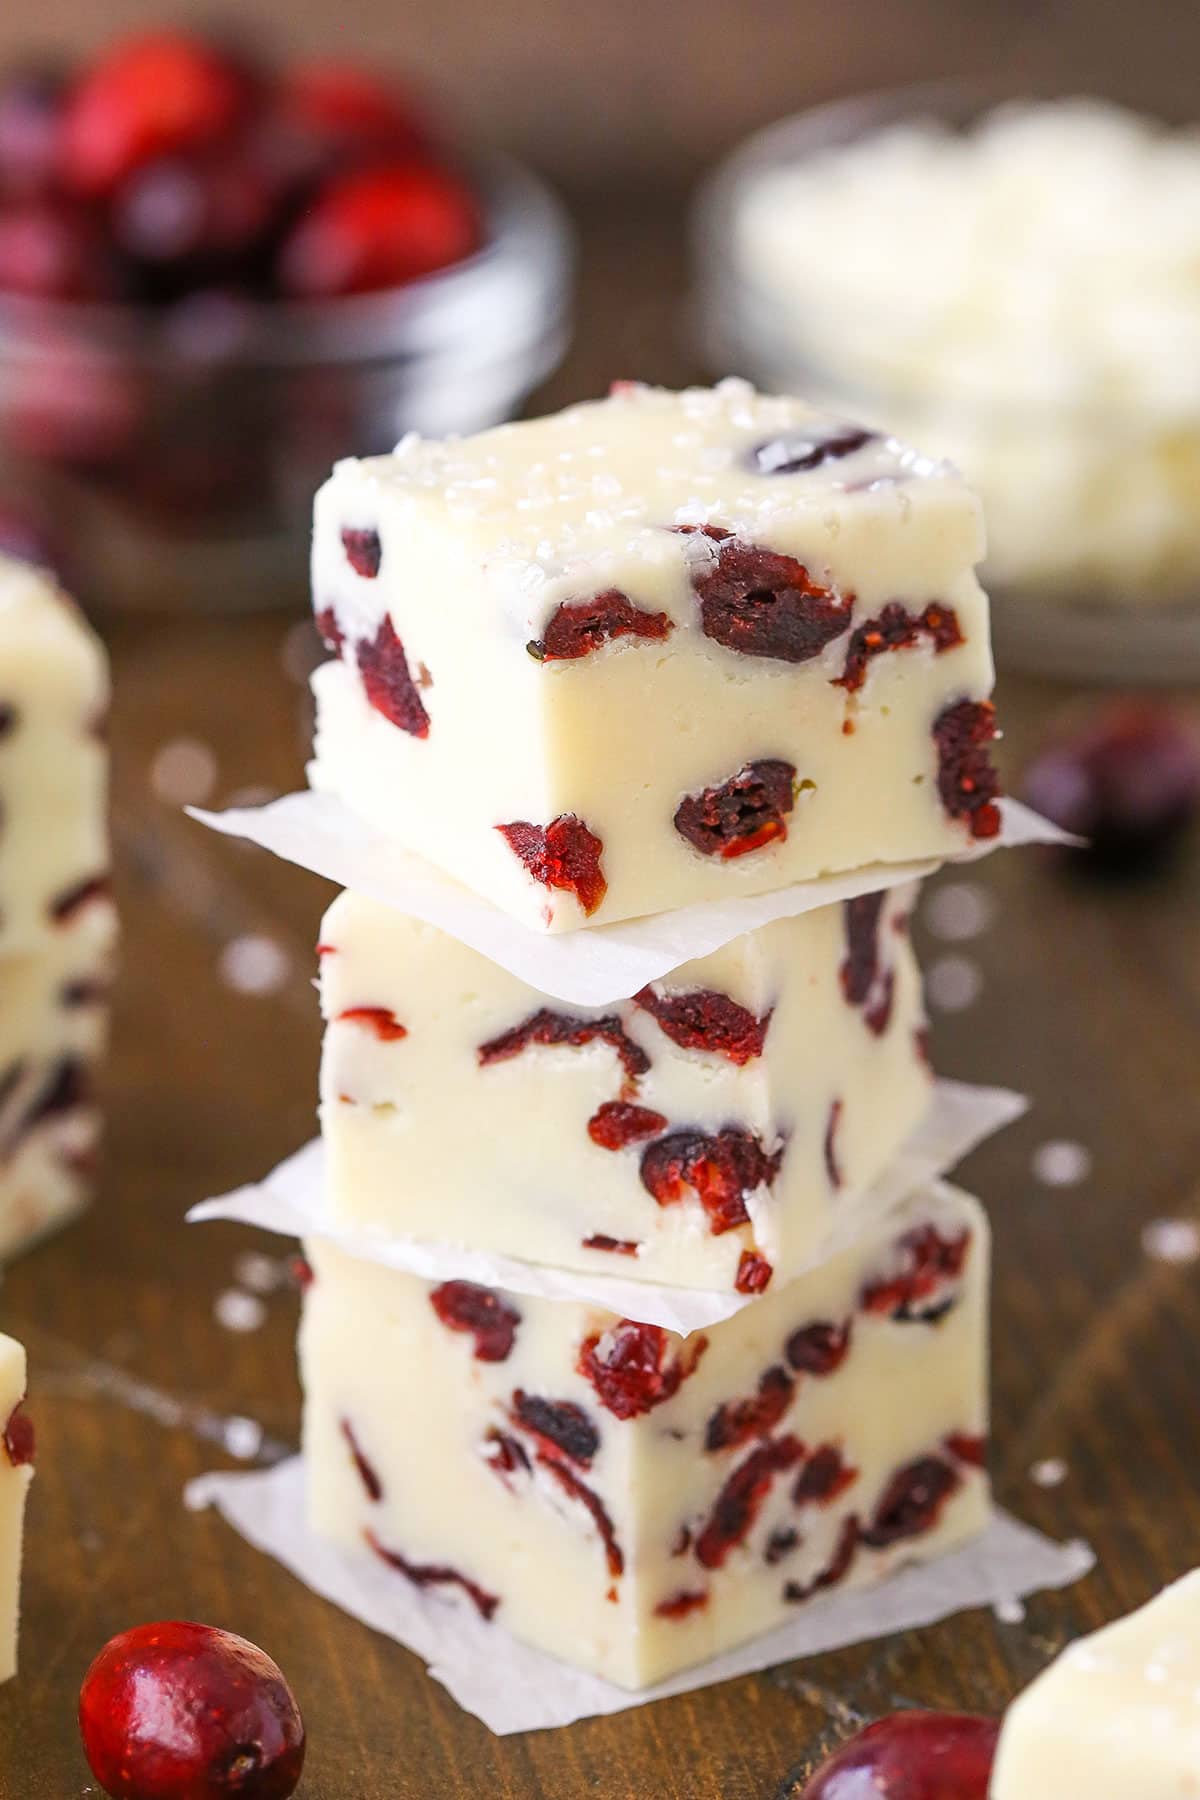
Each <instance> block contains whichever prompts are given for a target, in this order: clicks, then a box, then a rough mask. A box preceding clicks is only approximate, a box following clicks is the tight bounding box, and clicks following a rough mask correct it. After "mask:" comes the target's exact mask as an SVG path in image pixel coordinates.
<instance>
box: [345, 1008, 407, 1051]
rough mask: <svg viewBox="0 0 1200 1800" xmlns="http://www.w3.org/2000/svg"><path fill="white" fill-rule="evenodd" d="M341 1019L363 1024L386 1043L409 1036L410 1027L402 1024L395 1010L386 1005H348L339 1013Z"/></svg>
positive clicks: (396, 1041) (395, 1041)
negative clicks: (390, 1009)
mask: <svg viewBox="0 0 1200 1800" xmlns="http://www.w3.org/2000/svg"><path fill="white" fill-rule="evenodd" d="M338 1019H339V1020H347V1021H349V1022H350V1023H352V1024H355V1025H362V1026H363V1027H364V1028H365V1029H366V1030H368V1031H373V1032H374V1033H375V1036H376V1037H377V1038H380V1039H382V1041H383V1042H384V1043H385V1044H394V1043H398V1042H399V1041H400V1039H401V1038H406V1037H407V1036H408V1029H407V1027H406V1026H404V1025H401V1023H400V1021H399V1019H398V1018H397V1017H396V1015H395V1013H394V1012H391V1011H389V1009H388V1008H387V1007H386V1006H347V1007H346V1008H345V1010H344V1011H342V1012H340V1013H339V1014H338Z"/></svg>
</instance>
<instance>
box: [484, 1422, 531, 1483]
mask: <svg viewBox="0 0 1200 1800" xmlns="http://www.w3.org/2000/svg"><path fill="white" fill-rule="evenodd" d="M484 1442H485V1444H486V1446H487V1448H486V1449H485V1451H484V1457H483V1459H484V1461H485V1462H486V1463H487V1465H488V1468H489V1469H494V1470H495V1472H496V1474H497V1475H500V1476H504V1475H519V1474H523V1473H525V1472H526V1471H528V1470H529V1469H531V1468H532V1467H533V1465H532V1463H531V1462H530V1460H529V1456H528V1454H527V1452H526V1449H525V1446H524V1444H523V1443H522V1442H521V1440H520V1439H519V1438H515V1437H513V1436H512V1435H511V1434H510V1433H509V1432H507V1431H498V1430H497V1429H496V1427H495V1426H494V1425H493V1426H491V1427H490V1428H489V1430H488V1432H487V1436H486V1437H485V1439H484Z"/></svg>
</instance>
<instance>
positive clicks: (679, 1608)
mask: <svg viewBox="0 0 1200 1800" xmlns="http://www.w3.org/2000/svg"><path fill="white" fill-rule="evenodd" d="M707 1605H708V1594H707V1592H706V1591H705V1590H703V1589H695V1588H693V1589H688V1588H681V1589H680V1591H679V1593H677V1594H672V1595H671V1598H670V1599H669V1600H660V1601H659V1603H658V1605H657V1606H656V1607H655V1609H654V1616H655V1618H658V1619H686V1618H687V1616H688V1614H689V1613H694V1612H701V1611H703V1609H704V1608H705V1607H706V1606H707Z"/></svg>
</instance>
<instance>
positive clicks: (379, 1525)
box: [300, 1187, 988, 1687]
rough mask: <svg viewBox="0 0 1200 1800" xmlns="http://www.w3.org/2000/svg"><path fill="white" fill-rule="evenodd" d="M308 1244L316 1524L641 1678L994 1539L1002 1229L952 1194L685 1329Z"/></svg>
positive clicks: (505, 1619)
mask: <svg viewBox="0 0 1200 1800" xmlns="http://www.w3.org/2000/svg"><path fill="white" fill-rule="evenodd" d="M307 1251H308V1255H309V1258H310V1264H311V1269H312V1275H313V1279H312V1281H311V1283H310V1284H309V1286H308V1287H307V1290H306V1293H305V1301H304V1316H303V1322H302V1325H301V1333H300V1360H301V1371H302V1375H303V1379H304V1385H305V1395H306V1398H305V1414H304V1451H305V1457H306V1460H307V1469H308V1483H309V1510H310V1518H311V1523H312V1525H313V1527H314V1529H316V1530H317V1531H318V1532H320V1533H321V1534H323V1535H325V1536H327V1537H329V1538H331V1539H334V1540H335V1541H337V1542H339V1543H341V1544H343V1545H346V1546H348V1547H352V1548H359V1549H361V1550H363V1552H364V1554H365V1555H368V1556H369V1555H371V1554H372V1553H373V1554H374V1555H375V1557H376V1558H377V1559H378V1570H379V1573H378V1579H379V1581H380V1582H390V1581H404V1580H407V1581H408V1582H410V1583H412V1584H414V1585H415V1586H416V1587H418V1588H419V1589H421V1590H423V1591H424V1592H426V1593H427V1595H428V1604H429V1605H431V1606H432V1605H438V1604H447V1605H455V1604H457V1605H463V1606H468V1607H470V1606H473V1607H475V1608H476V1609H477V1610H478V1611H479V1613H480V1614H481V1615H482V1616H483V1617H485V1618H489V1619H494V1620H495V1621H496V1623H497V1624H502V1625H503V1626H505V1627H506V1628H507V1629H508V1630H509V1631H511V1632H512V1633H513V1634H514V1635H515V1636H516V1637H518V1638H521V1639H523V1640H525V1641H526V1642H528V1643H531V1644H535V1645H537V1646H539V1647H540V1648H542V1649H544V1650H547V1651H549V1652H551V1653H552V1654H553V1655H555V1656H558V1657H561V1658H563V1659H564V1660H566V1661H569V1662H574V1663H577V1664H580V1665H581V1666H583V1667H584V1668H587V1669H590V1670H592V1671H594V1672H595V1673H597V1674H600V1675H603V1676H605V1677H607V1678H608V1679H610V1680H612V1681H615V1682H619V1683H620V1684H621V1685H623V1686H626V1687H638V1686H641V1685H643V1684H645V1683H648V1682H653V1681H655V1680H657V1679H659V1678H661V1677H664V1676H667V1675H669V1674H671V1673H672V1672H673V1671H675V1670H677V1669H681V1668H685V1667H687V1666H689V1665H690V1664H693V1663H697V1662H700V1661H702V1660H704V1659H705V1658H707V1657H710V1656H712V1655H715V1654H716V1653H717V1652H718V1651H721V1650H723V1649H726V1648H728V1647H730V1646H731V1645H733V1644H736V1643H738V1642H740V1641H742V1640H743V1639H746V1638H748V1637H751V1636H753V1635H755V1634H757V1633H759V1632H761V1631H765V1630H768V1629H770V1628H771V1627H773V1626H777V1625H779V1624H781V1623H783V1622H784V1621H785V1620H787V1619H788V1618H790V1617H791V1616H793V1614H794V1611H795V1608H796V1607H798V1606H802V1605H804V1604H805V1603H806V1601H807V1600H808V1599H809V1598H810V1597H813V1596H817V1595H820V1594H822V1593H824V1592H826V1591H828V1590H829V1589H831V1588H833V1587H841V1586H846V1587H858V1586H865V1585H867V1584H869V1583H872V1582H876V1581H880V1580H882V1579H883V1578H884V1577H885V1576H887V1575H888V1574H889V1573H891V1572H892V1571H893V1570H894V1569H896V1568H897V1567H899V1566H900V1565H901V1564H904V1563H909V1562H913V1561H924V1560H926V1559H928V1558H931V1557H934V1556H936V1555H938V1554H939V1553H941V1552H942V1551H944V1550H948V1549H949V1548H951V1547H952V1546H954V1545H958V1544H961V1543H962V1542H963V1541H964V1540H965V1539H967V1538H969V1537H971V1536H972V1535H973V1534H974V1533H975V1532H977V1531H979V1530H981V1529H982V1527H983V1526H984V1524H985V1522H986V1518H987V1510H988V1484H987V1477H986V1474H985V1472H984V1466H983V1465H984V1434H985V1433H986V1429H987V1424H986V1398H985V1395H986V1307H987V1299H986V1295H987V1266H988V1235H987V1226H986V1223H985V1220H984V1216H983V1213H982V1211H981V1210H980V1208H979V1207H978V1205H977V1204H976V1202H975V1201H973V1200H971V1199H969V1198H968V1197H967V1196H965V1195H962V1194H958V1193H956V1192H955V1191H953V1190H951V1189H948V1188H944V1187H943V1188H938V1189H936V1190H931V1191H930V1192H929V1193H926V1194H924V1195H921V1196H920V1197H917V1198H914V1199H912V1200H911V1201H909V1202H906V1203H905V1205H904V1206H903V1207H901V1208H899V1209H898V1210H896V1211H894V1212H893V1213H892V1214H890V1215H889V1216H888V1217H887V1218H886V1219H884V1220H882V1221H879V1222H878V1223H877V1224H876V1226H875V1227H874V1228H873V1229H872V1230H871V1232H870V1233H868V1234H867V1235H865V1236H864V1237H862V1238H861V1239H859V1240H858V1241H857V1242H856V1243H855V1244H854V1246H853V1247H852V1248H851V1249H848V1250H846V1251H844V1252H842V1253H841V1254H840V1255H839V1256H837V1257H836V1258H834V1259H832V1260H831V1261H829V1262H828V1263H825V1264H823V1265H822V1266H821V1267H820V1268H819V1269H817V1270H814V1271H812V1272H810V1273H809V1274H807V1275H804V1276H802V1277H801V1278H800V1279H799V1280H797V1281H795V1282H793V1283H791V1284H790V1285H788V1286H783V1287H780V1288H778V1289H777V1290H772V1291H771V1292H770V1293H769V1294H767V1295H765V1296H764V1297H763V1298H762V1299H761V1300H759V1301H756V1302H755V1304H754V1305H752V1306H749V1307H747V1308H745V1309H744V1310H743V1311H742V1312H740V1313H738V1314H737V1315H736V1317H734V1318H733V1319H730V1320H728V1321H726V1322H724V1323H722V1324H719V1325H717V1326H714V1327H713V1328H712V1329H711V1330H709V1331H708V1332H707V1333H705V1334H703V1335H693V1336H691V1337H689V1338H687V1339H681V1338H679V1337H677V1336H675V1335H673V1334H672V1333H670V1332H667V1331H664V1330H662V1329H661V1328H660V1327H657V1326H648V1325H641V1324H637V1323H636V1322H634V1321H631V1320H628V1319H619V1318H617V1317H616V1316H615V1315H614V1314H612V1313H608V1312H604V1311H601V1310H598V1309H596V1308H595V1307H592V1306H589V1305H586V1304H584V1303H581V1302H577V1301H570V1300H547V1299H529V1298H527V1297H525V1296H521V1295H513V1294H507V1293H502V1292H496V1291H493V1290H490V1289H487V1288H481V1287H476V1286H472V1285H471V1284H469V1283H466V1282H459V1281H450V1282H446V1283H443V1284H441V1285H440V1286H434V1285H432V1284H431V1283H429V1282H426V1281H423V1280H421V1279H420V1278H419V1277H417V1276H414V1275H409V1274H406V1273H398V1272H396V1271H394V1270H390V1269H386V1268H384V1267H382V1266H381V1265H379V1264H374V1263H369V1262H362V1261H356V1260H354V1259H353V1258H351V1257H348V1256H347V1255H346V1254H345V1252H344V1251H341V1250H339V1249H337V1248H335V1247H334V1246H332V1245H330V1244H329V1243H328V1242H325V1241H321V1242H313V1243H310V1244H309V1245H308V1246H307ZM497 1654H500V1655H502V1654H503V1650H502V1648H501V1647H500V1646H499V1645H498V1646H497Z"/></svg>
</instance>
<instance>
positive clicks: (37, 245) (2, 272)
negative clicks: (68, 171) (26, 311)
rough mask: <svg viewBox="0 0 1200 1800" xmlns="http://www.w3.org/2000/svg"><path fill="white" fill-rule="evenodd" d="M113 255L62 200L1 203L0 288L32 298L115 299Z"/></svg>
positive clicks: (80, 215) (93, 229)
mask: <svg viewBox="0 0 1200 1800" xmlns="http://www.w3.org/2000/svg"><path fill="white" fill-rule="evenodd" d="M118 286H119V284H118V280H117V276H116V271H115V266H114V263H113V259H112V257H111V255H110V253H109V252H108V250H107V248H106V247H105V244H104V241H103V239H102V237H101V236H100V233H99V231H98V230H97V228H96V226H95V225H94V223H93V222H92V221H91V220H90V219H88V218H86V217H85V216H84V214H83V213H82V212H79V211H78V210H77V209H76V208H75V207H73V206H71V205H69V204H67V203H66V202H64V201H61V200H29V201H24V202H22V203H20V204H13V205H10V206H4V207H0V292H3V293H6V294H20V295H22V296H24V297H25V298H26V299H31V300H112V299H115V298H117V297H118Z"/></svg>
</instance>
